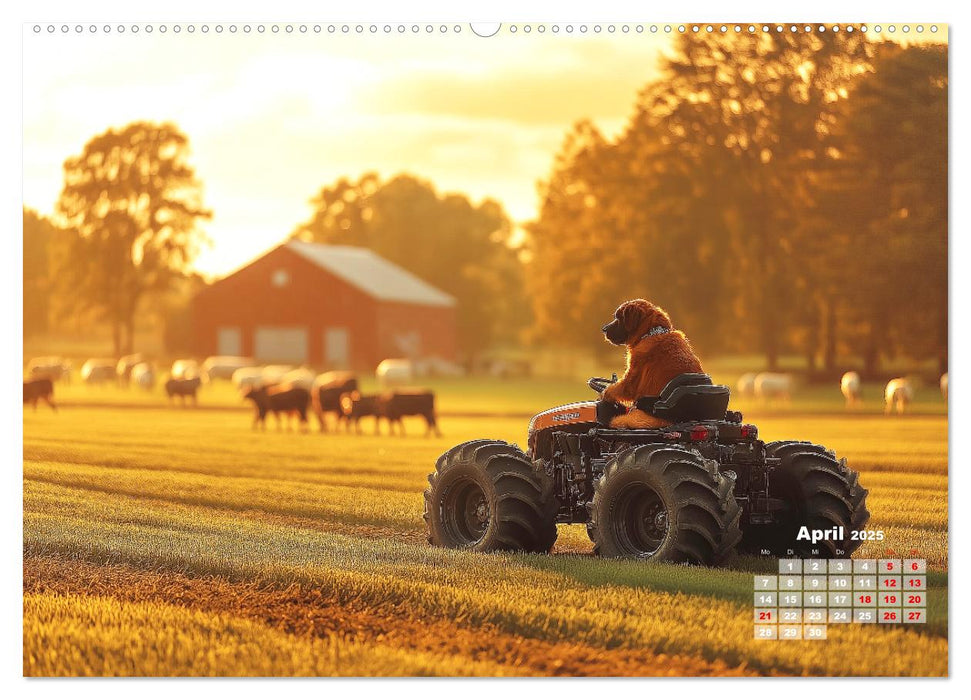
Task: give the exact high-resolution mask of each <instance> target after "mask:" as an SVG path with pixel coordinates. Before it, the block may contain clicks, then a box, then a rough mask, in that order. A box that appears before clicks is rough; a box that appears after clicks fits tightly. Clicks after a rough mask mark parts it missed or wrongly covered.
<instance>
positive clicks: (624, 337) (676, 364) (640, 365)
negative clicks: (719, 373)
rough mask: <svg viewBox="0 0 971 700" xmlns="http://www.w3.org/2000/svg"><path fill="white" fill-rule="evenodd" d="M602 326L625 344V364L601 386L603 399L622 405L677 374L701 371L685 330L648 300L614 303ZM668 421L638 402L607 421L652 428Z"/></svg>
mask: <svg viewBox="0 0 971 700" xmlns="http://www.w3.org/2000/svg"><path fill="white" fill-rule="evenodd" d="M601 330H602V331H603V334H604V337H606V339H607V340H608V341H609V342H611V343H613V344H614V345H625V346H626V347H627V369H626V371H625V372H624V376H623V377H622V378H621V379H620V381H617V382H614V383H613V384H611V385H610V386H608V387H607V388H606V389H605V390H604V392H603V397H602V398H603V400H604V401H612V402H614V403H618V404H622V405H624V406H625V407H627V406H630V405H631V404H632V403H633V402H635V401H637V399H639V398H641V397H642V396H657V395H658V394H660V393H661V389H663V388H664V386H665V385H666V384H667V383H668V382H669V381H671V380H672V379H674V378H675V377H677V376H678V375H679V374H684V373H686V372H704V370H703V369H702V368H701V361H700V360H699V359H698V357H697V356H696V355H695V353H694V350H692V348H691V343H689V342H688V339H687V338H686V337H685V335H684V333H682V332H681V331H676V330H674V325H673V324H672V323H671V318H670V317H669V316H668V315H667V313H666V312H665V311H664V309H662V308H660V307H659V306H655V305H654V304H652V303H651V302H649V301H645V300H644V299H632V300H631V301H625V302H624V303H623V304H621V305H620V306H618V307H617V310H616V311H615V312H614V318H613V320H611V321H610V322H609V323H607V324H606V325H604V327H603V328H602V329H601ZM669 424H670V421H666V420H663V419H661V418H657V417H656V416H653V415H651V414H650V413H647V412H646V411H642V410H641V409H639V408H637V407H631V408H630V410H629V411H628V412H627V413H625V414H623V415H619V416H615V417H614V418H612V419H611V421H610V427H611V428H655V427H661V426H664V425H669Z"/></svg>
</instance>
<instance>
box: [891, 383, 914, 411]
mask: <svg viewBox="0 0 971 700" xmlns="http://www.w3.org/2000/svg"><path fill="white" fill-rule="evenodd" d="M884 398H885V399H886V401H887V404H886V406H885V407H884V413H890V412H891V411H893V410H894V409H896V410H897V413H903V412H904V411H906V410H907V405H908V404H909V403H910V402H911V401H913V400H914V385H913V384H912V383H911V381H910V380H909V379H907V378H906V377H897V378H895V379H891V380H890V381H889V382H887V389H886V391H885V392H884Z"/></svg>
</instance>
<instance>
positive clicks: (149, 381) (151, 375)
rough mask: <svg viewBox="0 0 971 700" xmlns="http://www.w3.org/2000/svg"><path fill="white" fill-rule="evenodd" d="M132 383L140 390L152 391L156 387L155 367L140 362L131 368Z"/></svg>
mask: <svg viewBox="0 0 971 700" xmlns="http://www.w3.org/2000/svg"><path fill="white" fill-rule="evenodd" d="M131 381H132V383H133V384H134V385H135V386H137V387H138V388H139V389H144V390H145V391H151V389H152V387H153V386H155V367H154V366H153V365H151V364H149V363H148V362H139V363H138V364H137V365H135V366H134V367H132V368H131Z"/></svg>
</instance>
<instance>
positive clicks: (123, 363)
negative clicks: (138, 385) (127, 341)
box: [115, 353, 145, 386]
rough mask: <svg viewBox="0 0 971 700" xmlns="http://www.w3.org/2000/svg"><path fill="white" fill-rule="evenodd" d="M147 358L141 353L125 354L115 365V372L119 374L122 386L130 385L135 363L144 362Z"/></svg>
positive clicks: (119, 381)
mask: <svg viewBox="0 0 971 700" xmlns="http://www.w3.org/2000/svg"><path fill="white" fill-rule="evenodd" d="M144 361H145V358H143V357H142V355H141V353H136V354H134V355H125V356H123V357H122V358H121V359H120V360H118V364H117V365H116V366H115V373H116V374H117V375H118V383H119V384H121V385H122V386H128V384H129V382H130V381H131V371H132V370H133V369H134V368H135V365H137V364H140V363H141V362H144Z"/></svg>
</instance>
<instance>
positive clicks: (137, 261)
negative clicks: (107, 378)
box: [58, 122, 211, 354]
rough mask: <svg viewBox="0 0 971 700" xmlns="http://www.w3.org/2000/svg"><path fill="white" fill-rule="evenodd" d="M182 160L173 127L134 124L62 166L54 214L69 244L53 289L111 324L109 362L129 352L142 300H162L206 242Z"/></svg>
mask: <svg viewBox="0 0 971 700" xmlns="http://www.w3.org/2000/svg"><path fill="white" fill-rule="evenodd" d="M188 155H189V141H188V139H187V138H186V136H185V135H184V134H183V133H182V132H181V131H179V129H178V128H177V127H176V126H174V125H172V124H154V123H149V122H135V123H132V124H129V125H128V126H125V127H123V128H121V129H109V130H108V131H105V132H104V133H102V134H99V135H97V136H95V137H94V138H92V139H91V140H90V141H88V143H87V144H85V146H84V150H83V151H82V153H81V154H80V155H78V156H74V157H71V158H69V159H68V160H67V161H66V162H65V163H64V188H63V190H62V191H61V195H60V199H59V200H58V211H59V213H60V214H61V216H62V217H63V218H64V220H65V222H66V223H67V225H68V226H69V227H70V229H71V230H72V231H75V232H76V233H77V235H76V236H74V237H73V239H72V241H71V243H70V246H69V251H68V255H66V256H65V258H64V260H63V265H62V267H61V269H60V270H59V271H58V280H59V282H60V283H61V284H62V285H63V290H64V292H65V294H69V295H70V298H71V299H73V300H74V301H75V302H76V304H77V306H78V308H79V309H93V310H96V311H97V312H98V313H99V314H100V317H101V318H102V319H103V320H104V321H106V322H107V323H109V324H110V326H111V328H112V338H113V341H114V348H115V352H116V354H123V353H126V352H131V350H132V342H133V336H134V324H135V314H136V310H137V309H138V306H139V302H140V301H141V300H142V298H143V297H144V296H145V295H146V294H153V293H159V292H163V291H165V290H166V289H167V288H168V286H169V284H170V282H171V281H172V279H173V278H174V277H176V276H178V275H180V274H181V273H182V272H183V271H184V270H185V269H186V268H187V266H188V265H189V263H190V262H191V261H192V260H193V258H194V257H195V255H196V254H197V253H198V250H199V247H200V245H201V244H202V243H203V242H204V241H205V240H206V239H205V236H204V234H203V233H202V231H201V230H200V229H199V221H200V220H202V219H207V218H209V217H210V216H211V214H210V212H208V211H207V210H206V209H205V208H204V207H203V206H202V188H201V185H200V183H199V181H198V180H197V179H196V175H195V171H194V170H193V168H192V166H191V165H189V163H188Z"/></svg>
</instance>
